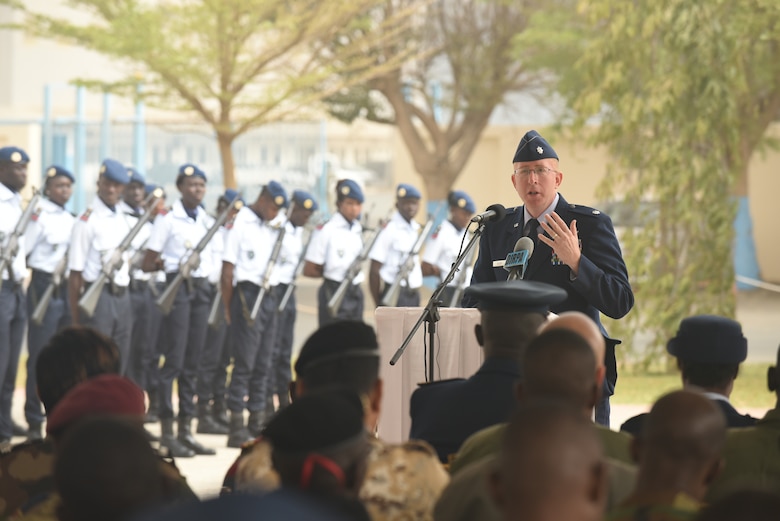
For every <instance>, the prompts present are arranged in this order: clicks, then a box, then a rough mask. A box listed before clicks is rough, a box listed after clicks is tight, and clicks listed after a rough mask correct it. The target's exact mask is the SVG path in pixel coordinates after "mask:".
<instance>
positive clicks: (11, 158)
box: [0, 147, 30, 164]
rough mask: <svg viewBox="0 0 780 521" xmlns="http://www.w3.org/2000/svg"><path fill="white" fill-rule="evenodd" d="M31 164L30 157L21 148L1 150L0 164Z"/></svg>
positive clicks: (4, 148)
mask: <svg viewBox="0 0 780 521" xmlns="http://www.w3.org/2000/svg"><path fill="white" fill-rule="evenodd" d="M29 162H30V156H28V155H27V152H25V151H24V150H22V149H21V148H19V147H3V148H0V163H22V164H27V163H29Z"/></svg>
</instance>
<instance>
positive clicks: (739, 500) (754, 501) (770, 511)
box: [696, 490, 780, 521]
mask: <svg viewBox="0 0 780 521" xmlns="http://www.w3.org/2000/svg"><path fill="white" fill-rule="evenodd" d="M778 516H780V494H779V493H778V492H777V491H776V490H772V491H770V490H741V491H739V492H734V493H732V494H729V495H728V496H725V497H723V498H722V499H719V500H717V501H715V502H714V503H712V504H710V505H708V506H707V507H706V508H704V509H703V510H702V511H701V512H700V513H699V516H698V517H697V518H696V521H742V520H750V521H777V519H778Z"/></svg>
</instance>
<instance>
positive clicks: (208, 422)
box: [197, 403, 230, 434]
mask: <svg viewBox="0 0 780 521" xmlns="http://www.w3.org/2000/svg"><path fill="white" fill-rule="evenodd" d="M197 432H198V434H227V433H228V432H230V429H228V428H227V426H225V425H222V424H220V423H217V422H216V421H215V420H214V416H212V414H211V407H209V404H208V403H198V431H197Z"/></svg>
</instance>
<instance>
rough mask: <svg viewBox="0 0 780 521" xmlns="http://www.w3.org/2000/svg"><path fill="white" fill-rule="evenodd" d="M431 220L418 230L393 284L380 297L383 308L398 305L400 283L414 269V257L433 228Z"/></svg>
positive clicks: (431, 216) (430, 218)
mask: <svg viewBox="0 0 780 521" xmlns="http://www.w3.org/2000/svg"><path fill="white" fill-rule="evenodd" d="M433 220H434V218H433V215H429V216H428V221H427V222H426V223H425V226H423V228H422V230H420V235H418V236H417V240H416V241H414V245H413V246H412V249H411V250H410V251H409V253H408V254H407V255H406V258H405V259H404V261H403V263H401V266H399V268H398V273H396V275H395V278H394V279H393V283H392V284H390V289H388V290H387V291H386V292H385V296H384V297H382V305H383V306H391V307H395V306H396V305H397V304H398V296H399V293H400V291H401V281H402V280H403V279H405V278H407V277H408V276H409V273H410V272H411V271H412V269H413V268H414V257H415V256H416V255H417V254H418V253H420V249H421V248H422V245H423V243H424V242H425V239H427V238H428V233H429V232H430V231H431V228H433Z"/></svg>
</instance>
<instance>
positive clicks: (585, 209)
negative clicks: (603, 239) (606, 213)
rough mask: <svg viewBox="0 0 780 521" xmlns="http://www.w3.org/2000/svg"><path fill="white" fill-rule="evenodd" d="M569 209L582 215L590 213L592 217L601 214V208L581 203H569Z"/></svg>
mask: <svg viewBox="0 0 780 521" xmlns="http://www.w3.org/2000/svg"><path fill="white" fill-rule="evenodd" d="M569 211H571V212H574V213H576V214H580V215H590V216H592V217H598V216H599V215H601V211H600V210H596V209H595V208H591V207H590V206H583V205H581V204H569Z"/></svg>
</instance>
